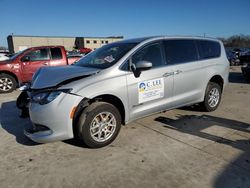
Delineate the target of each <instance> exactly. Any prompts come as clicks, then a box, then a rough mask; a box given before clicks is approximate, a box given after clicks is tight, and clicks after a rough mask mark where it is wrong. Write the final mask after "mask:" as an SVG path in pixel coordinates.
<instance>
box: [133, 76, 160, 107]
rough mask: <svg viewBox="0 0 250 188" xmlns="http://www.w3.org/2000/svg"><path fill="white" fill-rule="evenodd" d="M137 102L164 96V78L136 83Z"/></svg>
mask: <svg viewBox="0 0 250 188" xmlns="http://www.w3.org/2000/svg"><path fill="white" fill-rule="evenodd" d="M137 88H138V96H139V103H144V102H147V101H151V100H155V99H159V98H162V97H164V79H163V78H159V79H154V80H147V81H143V82H139V83H138V84H137Z"/></svg>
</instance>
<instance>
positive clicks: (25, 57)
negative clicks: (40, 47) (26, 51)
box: [21, 56, 30, 62]
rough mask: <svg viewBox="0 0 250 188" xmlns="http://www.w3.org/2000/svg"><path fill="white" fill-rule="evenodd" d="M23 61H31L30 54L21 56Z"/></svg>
mask: <svg viewBox="0 0 250 188" xmlns="http://www.w3.org/2000/svg"><path fill="white" fill-rule="evenodd" d="M21 61H22V62H29V61H30V57H29V56H23V57H22V58H21Z"/></svg>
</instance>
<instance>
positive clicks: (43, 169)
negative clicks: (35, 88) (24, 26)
mask: <svg viewBox="0 0 250 188" xmlns="http://www.w3.org/2000/svg"><path fill="white" fill-rule="evenodd" d="M18 94H19V92H18V91H16V92H14V93H11V94H4V95H3V94H2V95H0V172H1V173H0V187H3V188H7V187H20V188H21V187H23V188H27V187H51V188H52V187H53V188H54V187H65V188H69V187H88V188H89V187H126V188H127V187H150V188H151V187H164V188H165V187H174V188H177V187H185V188H187V187H199V188H200V187H216V188H217V187H223V188H230V187H241V188H249V187H250V109H249V106H250V84H248V83H245V82H244V79H243V77H242V75H241V73H240V69H239V68H237V67H234V68H232V69H231V73H230V83H229V85H228V86H227V88H226V89H225V91H224V95H223V99H222V102H221V105H220V107H219V108H218V109H217V110H216V111H215V112H212V113H204V112H200V111H198V110H197V109H196V108H191V107H189V108H183V109H177V110H171V111H168V112H166V113H160V114H156V115H153V116H149V117H147V118H143V119H140V120H137V121H135V122H133V123H131V124H128V125H127V126H124V127H122V129H121V132H120V135H119V136H118V137H117V139H116V140H115V141H114V142H113V143H112V144H111V145H109V146H108V147H105V148H101V149H88V148H84V147H82V146H81V145H79V144H78V143H76V142H74V141H73V140H69V141H64V142H55V143H49V144H36V143H34V142H32V141H30V140H28V139H27V138H26V137H25V136H24V135H23V129H24V127H26V126H29V124H30V122H29V120H28V119H20V118H19V117H18V114H19V112H18V110H17V109H16V108H15V100H16V97H17V95H18Z"/></svg>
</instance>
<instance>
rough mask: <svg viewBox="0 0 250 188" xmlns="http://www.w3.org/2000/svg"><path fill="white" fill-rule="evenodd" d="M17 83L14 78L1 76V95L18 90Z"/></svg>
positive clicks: (6, 75)
mask: <svg viewBox="0 0 250 188" xmlns="http://www.w3.org/2000/svg"><path fill="white" fill-rule="evenodd" d="M16 86H17V82H16V80H15V78H14V77H13V76H10V75H8V74H5V73H2V74H0V93H10V92H12V91H13V90H14V89H16Z"/></svg>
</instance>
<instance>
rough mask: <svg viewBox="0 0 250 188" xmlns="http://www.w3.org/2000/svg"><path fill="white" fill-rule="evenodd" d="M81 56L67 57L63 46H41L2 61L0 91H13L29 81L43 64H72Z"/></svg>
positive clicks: (0, 64) (0, 66)
mask: <svg viewBox="0 0 250 188" xmlns="http://www.w3.org/2000/svg"><path fill="white" fill-rule="evenodd" d="M79 58H80V57H67V55H66V51H65V49H64V47H63V46H39V47H32V48H28V49H26V50H24V51H21V52H19V53H17V54H16V55H14V56H12V57H11V58H10V59H8V60H6V61H0V93H9V92H12V91H13V90H14V89H16V87H17V86H18V85H19V84H22V83H25V82H29V81H30V80H31V79H32V76H33V74H34V73H35V72H36V71H37V70H38V69H39V68H40V67H42V66H62V65H70V64H72V63H74V62H75V61H77V60H78V59H79Z"/></svg>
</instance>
